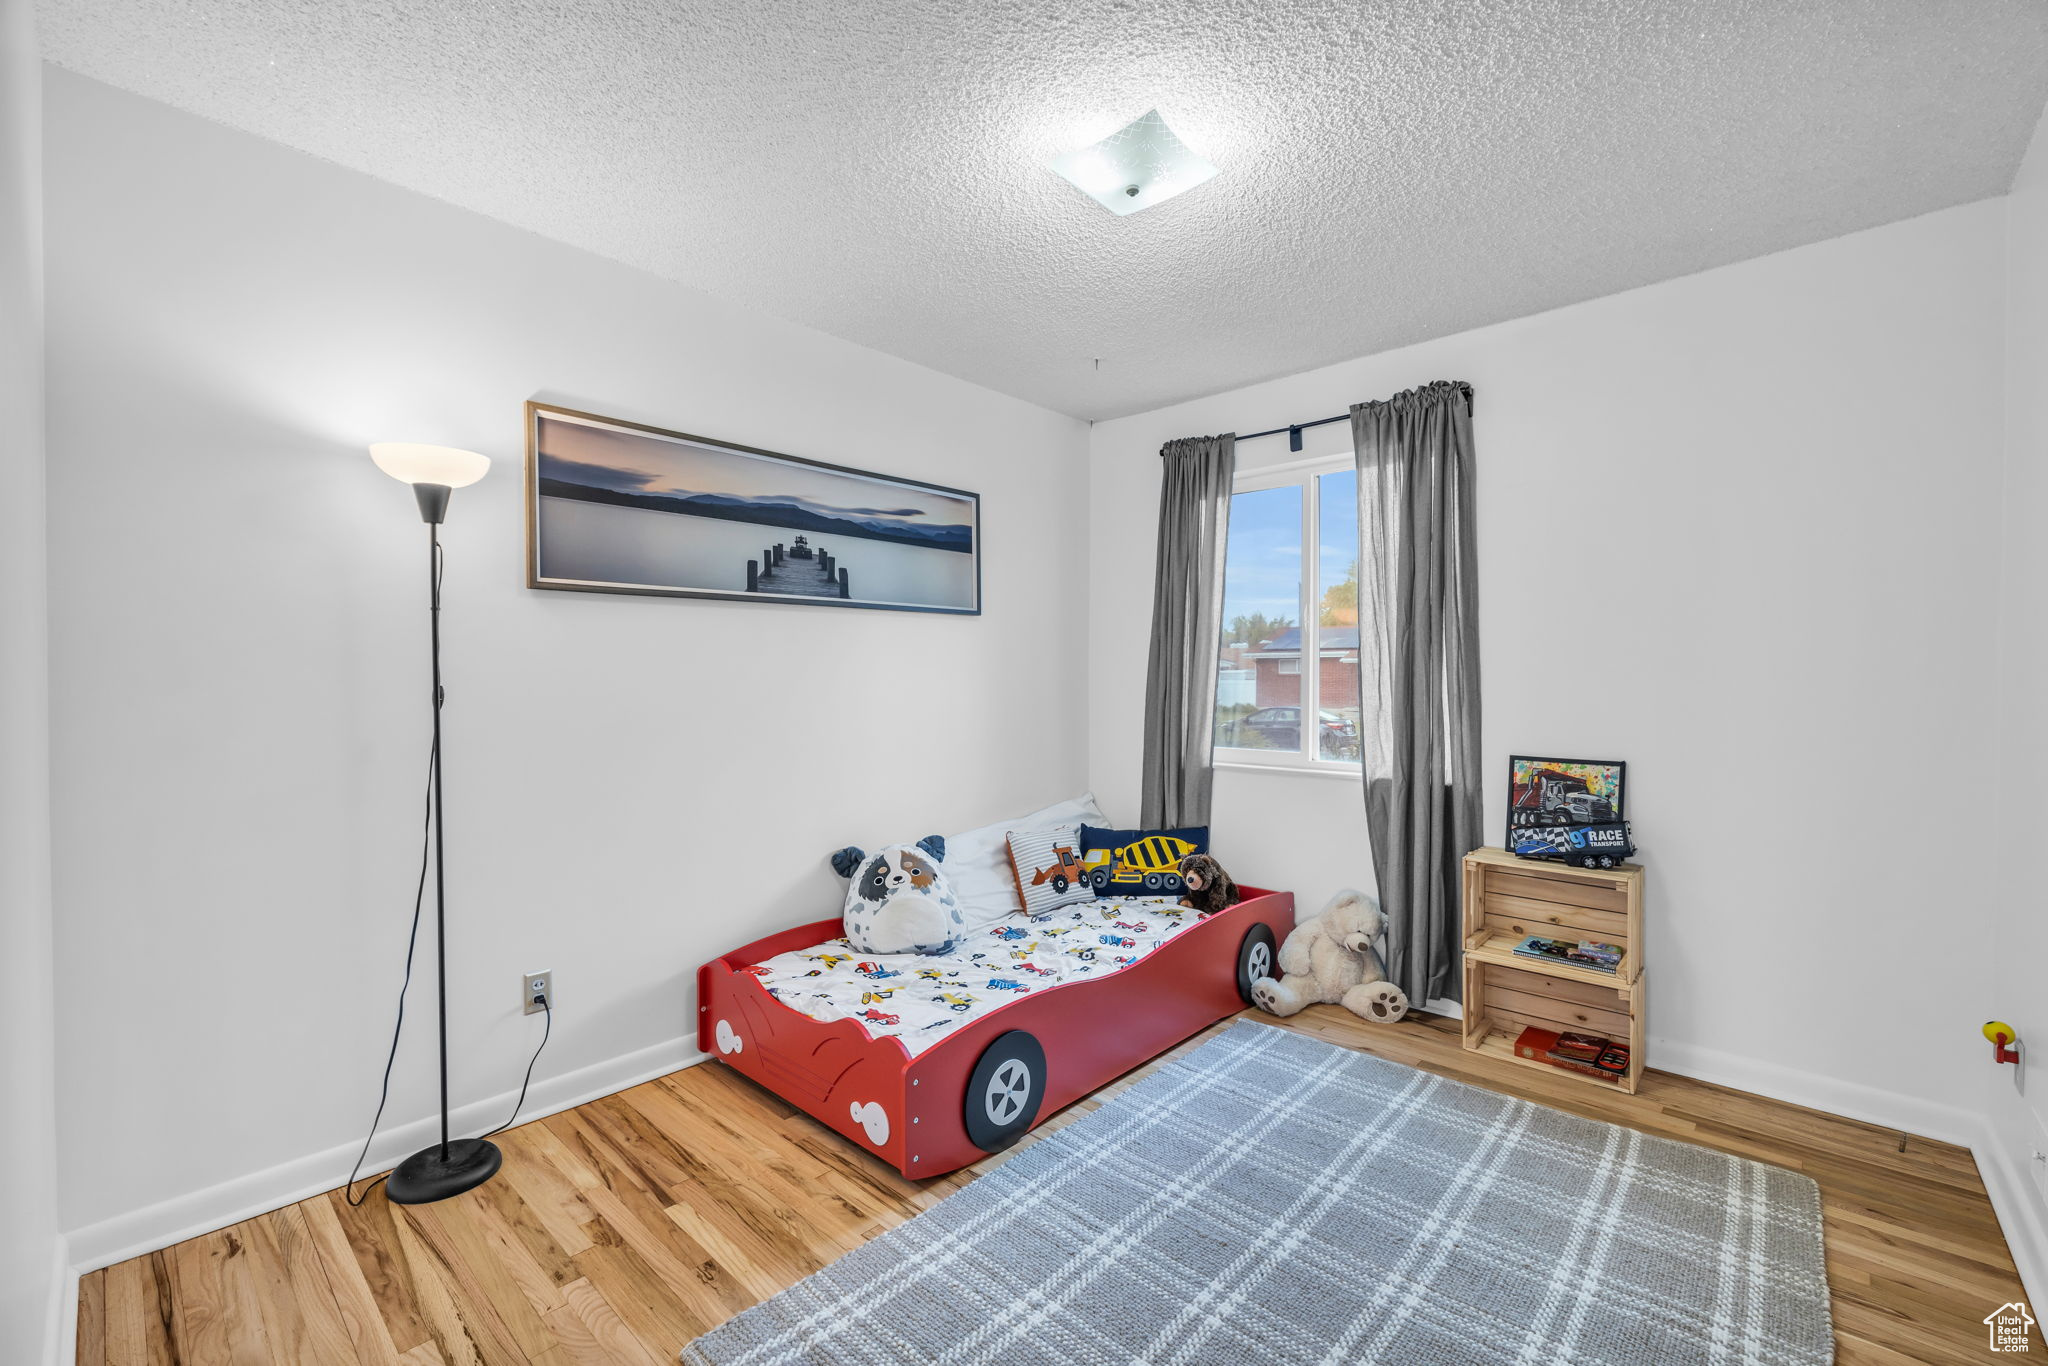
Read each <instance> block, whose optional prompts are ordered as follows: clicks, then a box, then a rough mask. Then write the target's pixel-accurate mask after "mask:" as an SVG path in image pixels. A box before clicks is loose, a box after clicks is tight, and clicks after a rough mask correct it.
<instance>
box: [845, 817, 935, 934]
mask: <svg viewBox="0 0 2048 1366" xmlns="http://www.w3.org/2000/svg"><path fill="white" fill-rule="evenodd" d="M945 857H946V841H945V840H944V839H942V838H940V837H939V836H937V835H927V836H925V837H924V838H923V839H921V840H919V841H918V842H917V843H916V844H892V845H890V846H889V847H888V848H886V849H883V850H880V851H879V852H877V853H873V854H870V853H866V852H864V851H863V850H860V849H856V848H854V847H853V846H852V845H848V846H847V847H846V848H844V849H841V850H840V851H839V852H838V853H836V854H834V855H833V856H832V871H833V872H835V873H837V874H839V876H841V877H843V878H851V879H852V885H851V886H849V887H848V888H847V889H846V912H845V920H846V942H847V943H849V944H851V945H853V947H854V948H855V949H857V950H859V951H860V952H861V953H947V952H950V951H951V949H952V948H953V946H954V945H955V944H956V943H958V942H959V941H960V939H961V937H962V936H963V935H965V934H966V933H967V928H966V924H965V922H963V921H962V920H961V918H960V903H959V901H958V900H956V899H955V898H954V896H953V888H952V885H951V884H950V883H948V882H947V881H946V875H945V874H944V873H943V872H941V871H940V870H939V864H941V863H942V862H944V861H945Z"/></svg>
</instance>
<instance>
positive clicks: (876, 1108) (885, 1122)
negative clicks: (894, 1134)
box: [851, 1100, 889, 1148]
mask: <svg viewBox="0 0 2048 1366" xmlns="http://www.w3.org/2000/svg"><path fill="white" fill-rule="evenodd" d="M851 1108H852V1110H853V1122H854V1123H855V1124H858V1125H860V1127H861V1128H862V1129H863V1130H865V1131H866V1133H867V1136H868V1142H870V1143H872V1144H874V1145H875V1146H876V1147H877V1148H879V1147H881V1146H882V1145H883V1144H885V1143H887V1142H888V1141H889V1112H888V1111H887V1110H884V1109H883V1108H882V1107H881V1104H880V1102H878V1101H872V1100H871V1101H869V1102H868V1103H867V1104H865V1105H863V1104H861V1103H860V1102H859V1101H855V1102H854V1103H853V1105H852V1107H851Z"/></svg>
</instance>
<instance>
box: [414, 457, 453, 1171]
mask: <svg viewBox="0 0 2048 1366" xmlns="http://www.w3.org/2000/svg"><path fill="white" fill-rule="evenodd" d="M420 487H422V488H424V487H425V485H421V486H420ZM427 619H428V622H429V627H428V637H429V639H430V640H431V642H432V645H431V649H430V653H431V654H432V655H433V657H434V773H433V778H432V784H431V785H432V787H433V789H434V790H433V798H434V973H435V976H436V977H437V978H438V979H439V985H440V997H441V1160H442V1161H443V1162H446V1161H447V1160H448V866H447V858H446V853H447V845H446V842H445V839H444V837H443V835H442V833H441V806H442V788H441V704H442V702H444V701H445V700H446V694H445V693H444V692H443V691H442V688H441V524H440V523H439V522H428V523H427Z"/></svg>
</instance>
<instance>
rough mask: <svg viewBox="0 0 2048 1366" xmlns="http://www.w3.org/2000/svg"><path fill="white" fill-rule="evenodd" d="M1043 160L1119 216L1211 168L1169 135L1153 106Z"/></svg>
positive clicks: (1186, 186) (1194, 181)
mask: <svg viewBox="0 0 2048 1366" xmlns="http://www.w3.org/2000/svg"><path fill="white" fill-rule="evenodd" d="M1046 164H1047V165H1048V166H1050V167H1051V168H1052V169H1053V170H1055V171H1057V172H1059V173H1060V174H1061V175H1063V176H1065V177H1066V178H1067V179H1068V180H1071V181H1073V182H1074V184H1075V185H1076V186H1077V187H1078V188H1079V189H1080V191H1081V193H1082V194H1085V195H1087V196H1088V197H1089V198H1090V199H1092V200H1094V201H1095V202H1096V203H1098V204H1100V205H1101V206H1102V207H1103V208H1105V209H1108V210H1109V211H1110V212H1111V213H1113V214H1116V215H1118V216H1119V217H1121V216H1122V215H1124V214H1132V213H1136V212H1137V211H1138V210H1140V209H1149V208H1151V207H1152V206H1153V205H1154V204H1157V203H1159V202H1160V201H1161V200H1163V199H1171V198H1173V197H1174V196H1175V195H1177V194H1179V193H1180V192H1181V191H1182V190H1191V189H1193V188H1194V187H1195V186H1197V185H1199V184H1201V183H1202V182H1203V181H1205V180H1207V179H1208V178H1209V177H1210V176H1212V175H1215V174H1216V168H1215V167H1214V166H1212V165H1210V164H1209V163H1208V162H1206V161H1204V160H1203V159H1202V158H1201V157H1199V156H1196V155H1195V153H1194V152H1192V151H1190V150H1189V148H1188V145H1187V144H1186V143H1185V142H1182V141H1181V140H1180V139H1179V138H1177V137H1175V136H1174V132H1173V130H1172V129H1171V128H1168V127H1167V126H1166V120H1165V119H1162V118H1160V117H1159V111H1158V110H1157V109H1154V110H1152V111H1150V112H1149V113H1147V114H1146V115H1145V116H1144V117H1143V118H1141V119H1138V120H1137V121H1136V122H1133V123H1129V124H1126V125H1125V126H1124V127H1122V128H1119V129H1117V130H1116V131H1115V132H1114V133H1111V134H1110V135H1109V136H1108V137H1106V138H1104V139H1103V140H1102V141H1100V142H1098V143H1095V144H1093V145H1092V146H1088V147H1083V148H1081V149H1079V150H1078V151H1073V152H1067V153H1064V154H1062V155H1060V156H1056V157H1054V158H1053V159H1052V160H1051V161H1049V162H1047V163H1046Z"/></svg>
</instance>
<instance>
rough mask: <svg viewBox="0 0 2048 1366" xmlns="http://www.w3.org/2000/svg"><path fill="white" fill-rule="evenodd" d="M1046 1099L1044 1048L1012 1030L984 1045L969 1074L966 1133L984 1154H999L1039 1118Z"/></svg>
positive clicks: (964, 1111) (964, 1113)
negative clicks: (1040, 1108) (1040, 1109)
mask: <svg viewBox="0 0 2048 1366" xmlns="http://www.w3.org/2000/svg"><path fill="white" fill-rule="evenodd" d="M1044 1100H1045V1048H1044V1046H1043V1045H1041V1044H1040V1043H1039V1042H1038V1040H1037V1039H1036V1038H1035V1037H1033V1036H1032V1035H1031V1034H1030V1033H1028V1032H1027V1031H1025V1030H1022V1029H1013V1030H1011V1031H1010V1032H1009V1033H1007V1034H999V1035H997V1036H996V1039H995V1042H993V1043H991V1044H990V1045H989V1046H988V1047H987V1048H985V1049H983V1050H982V1053H981V1058H980V1060H979V1061H978V1062H976V1063H975V1064H974V1071H973V1072H972V1073H971V1074H970V1075H969V1076H968V1078H967V1094H966V1096H965V1097H964V1098H963V1099H962V1102H961V1119H962V1121H963V1122H964V1123H965V1125H966V1127H967V1137H968V1140H969V1141H970V1142H972V1143H973V1144H974V1146H975V1147H977V1148H979V1149H981V1150H982V1151H983V1152H985V1153H999V1152H1001V1151H1003V1149H1005V1148H1007V1147H1009V1146H1010V1145H1011V1144H1013V1143H1015V1142H1016V1141H1017V1140H1018V1139H1019V1138H1022V1137H1023V1136H1024V1134H1025V1133H1026V1132H1027V1131H1029V1130H1030V1128H1031V1126H1032V1125H1033V1124H1034V1123H1036V1122H1037V1119H1038V1110H1039V1106H1040V1105H1041V1104H1043V1102H1044Z"/></svg>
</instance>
